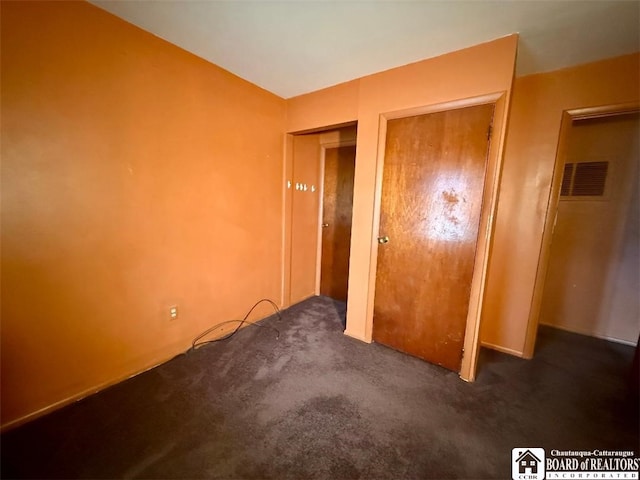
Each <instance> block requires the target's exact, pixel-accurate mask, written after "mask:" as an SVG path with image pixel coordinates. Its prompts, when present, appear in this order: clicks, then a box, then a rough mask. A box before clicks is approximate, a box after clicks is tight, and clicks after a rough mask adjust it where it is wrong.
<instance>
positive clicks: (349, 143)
mask: <svg viewBox="0 0 640 480" xmlns="http://www.w3.org/2000/svg"><path fill="white" fill-rule="evenodd" d="M357 143H358V139H357V138H354V139H352V140H337V141H330V142H325V143H323V142H322V141H321V142H320V173H319V175H320V177H319V178H318V195H320V197H319V198H320V201H319V202H318V203H319V205H320V208H318V251H317V253H316V290H315V292H316V295H320V278H321V275H322V217H323V215H324V160H325V155H326V152H327V149H328V148H338V147H356V149H357V148H358V146H357ZM353 161H354V162H355V158H354V160H353ZM351 219H352V223H353V205H352V208H351Z"/></svg>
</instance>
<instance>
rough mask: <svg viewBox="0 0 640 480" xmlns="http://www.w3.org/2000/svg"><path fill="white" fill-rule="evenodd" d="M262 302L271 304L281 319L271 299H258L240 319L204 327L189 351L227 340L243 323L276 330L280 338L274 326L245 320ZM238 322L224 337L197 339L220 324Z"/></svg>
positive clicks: (278, 310) (278, 334) (277, 334)
mask: <svg viewBox="0 0 640 480" xmlns="http://www.w3.org/2000/svg"><path fill="white" fill-rule="evenodd" d="M262 302H267V303H269V304H271V306H272V307H273V309H274V311H275V313H276V315H277V316H278V319H280V320H282V315H281V314H280V309H279V308H278V306H277V305H276V304H275V303H274V302H273V301H272V300H269V299H268V298H263V299H261V300H258V301H257V302H256V303H255V304H254V305H253V307H251V308H250V309H249V311H248V312H247V314H246V315H245V316H244V318H243V319H242V320H227V321H225V322H220V323H218V324H216V325H214V326H213V327H211V328H208V329H206V330H205V331H204V332H202V333H201V334H199V335H198V336H197V337H196V338H194V339H193V342H191V348H190V349H189V351H191V350H195V349H196V348H200V347H202V346H203V345H207V344H209V343H216V342H221V341H223V340H228V339H230V338H231V337H233V336H234V335H235V334H236V333H237V332H238V330H240V328H241V327H242V325H244V324H245V323H246V324H248V325H253V326H254V327H260V328H270V329H271V330H274V331H275V332H276V338H280V330H278V329H277V328H275V327H272V326H270V325H260V324H258V323H255V322H249V321H248V320H247V318H249V315H251V312H253V311H254V310H255V308H256V307H257V306H258V305H260V304H261V303H262ZM235 322H238V326H237V327H236V328H235V330H234V331H233V332H231V333H228V334H227V335H225V336H224V337H220V338H215V339H213V340H206V341H202V342H200V341H199V340H201V339H202V338H204V337H206V336H207V335H208V334H210V333H211V332H213V331H214V330H216V329H217V328H220V327H221V326H222V325H226V324H228V323H235Z"/></svg>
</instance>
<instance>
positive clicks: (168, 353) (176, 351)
mask: <svg viewBox="0 0 640 480" xmlns="http://www.w3.org/2000/svg"><path fill="white" fill-rule="evenodd" d="M270 315H271V314H269V315H267V316H265V317H261V318H259V319H257V320H252V321H251V322H246V323H244V324H243V325H242V326H241V328H246V327H249V326H250V325H251V323H255V322H258V321H260V320H264V319H265V318H268V317H269V316H270ZM235 328H236V326H235V325H233V324H227V325H225V326H223V327H221V328H220V329H219V330H217V331H214V332H211V335H210V337H209V339H215V338H219V337H223V336H224V335H226V334H228V333H230V332H231V331H233V330H234V329H235ZM190 346H191V338H189V339H188V340H183V341H180V342H176V343H172V344H171V345H169V346H167V347H166V348H164V349H162V350H161V351H160V352H159V353H158V356H157V358H156V359H155V360H152V361H150V362H149V363H147V364H146V365H145V366H144V367H142V368H140V369H135V370H133V371H132V372H129V373H126V374H124V375H120V376H118V377H116V378H114V379H111V380H108V381H106V382H102V383H99V384H97V385H94V386H92V387H89V388H86V389H84V390H82V391H80V392H78V393H75V394H73V395H70V396H68V397H66V398H64V399H62V400H58V401H56V402H54V403H52V404H50V405H47V406H46V407H43V408H40V409H38V410H35V411H33V412H31V413H28V414H26V415H23V416H22V417H18V418H16V419H14V420H10V421H8V422H7V423H5V424H2V425H0V433H4V432H6V431H8V430H11V429H13V428H16V427H19V426H20V425H24V424H25V423H28V422H30V421H32V420H35V419H37V418H40V417H42V416H44V415H46V414H48V413H51V412H53V411H55V410H58V409H60V408H63V407H66V406H67V405H70V404H72V403H74V402H77V401H80V400H82V399H83V398H86V397H89V396H91V395H94V394H96V393H98V392H100V391H102V390H104V389H106V388H109V387H112V386H113V385H116V384H118V383H120V382H124V381H125V380H128V379H130V378H132V377H135V376H137V375H140V374H141V373H144V372H146V371H148V370H152V369H154V368H155V367H157V366H159V365H162V364H163V363H166V362H168V361H170V360H172V359H173V358H175V357H176V355H180V354H181V353H184V352H185V351H186V350H187V349H188V348H189V347H190Z"/></svg>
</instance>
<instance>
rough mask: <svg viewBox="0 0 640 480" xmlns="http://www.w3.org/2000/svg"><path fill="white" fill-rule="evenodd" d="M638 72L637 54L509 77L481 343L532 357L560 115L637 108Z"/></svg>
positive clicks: (639, 88) (639, 95)
mask: <svg viewBox="0 0 640 480" xmlns="http://www.w3.org/2000/svg"><path fill="white" fill-rule="evenodd" d="M639 74H640V55H639V54H637V53H636V54H632V55H625V56H622V57H617V58H613V59H608V60H604V61H600V62H595V63H590V64H586V65H581V66H578V67H573V68H567V69H563V70H558V71H555V72H549V73H543V74H537V75H530V76H526V77H522V78H518V79H516V82H515V85H514V90H513V100H512V105H511V117H510V123H509V132H508V138H507V143H506V147H505V158H504V168H503V172H502V183H501V189H500V201H499V204H498V212H497V219H496V230H495V238H494V247H493V258H492V261H491V264H490V267H489V281H488V284H487V297H486V304H485V317H484V321H483V325H482V337H481V338H482V341H483V343H484V344H485V345H490V346H495V347H497V348H499V349H501V350H504V351H507V352H510V353H514V354H517V355H524V356H530V354H531V353H532V352H531V351H528V350H530V348H531V347H527V348H525V340H526V337H527V327H528V325H529V314H530V310H531V302H532V296H533V288H534V283H535V278H536V271H537V266H538V257H539V254H540V248H541V241H542V234H543V230H544V224H545V218H546V212H547V208H548V204H549V194H550V188H551V179H552V176H553V170H554V163H555V157H556V149H557V145H558V137H559V133H560V122H561V120H562V113H563V111H564V110H569V109H576V108H585V107H594V106H604V105H611V104H620V103H627V102H638V100H639V99H640V75H639Z"/></svg>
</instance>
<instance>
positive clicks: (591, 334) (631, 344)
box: [540, 323, 637, 347]
mask: <svg viewBox="0 0 640 480" xmlns="http://www.w3.org/2000/svg"><path fill="white" fill-rule="evenodd" d="M540 325H544V326H545V327H551V328H557V329H558V330H563V331H565V332H569V333H577V334H578V335H585V336H587V337H593V338H599V339H600V340H606V341H608V342H614V343H620V344H622V345H627V346H629V347H635V346H636V345H637V341H629V340H623V339H621V338H615V337H609V336H608V335H601V334H599V333H594V332H587V331H584V330H578V329H570V328H566V327H561V326H560V325H552V324H550V323H541V324H540Z"/></svg>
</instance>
